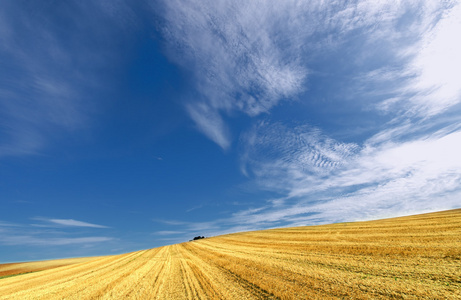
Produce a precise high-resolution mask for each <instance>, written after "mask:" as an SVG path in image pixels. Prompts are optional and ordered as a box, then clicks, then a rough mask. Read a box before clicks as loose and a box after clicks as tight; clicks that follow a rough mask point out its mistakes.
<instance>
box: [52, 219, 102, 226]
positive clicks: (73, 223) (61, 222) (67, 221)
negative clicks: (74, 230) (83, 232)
mask: <svg viewBox="0 0 461 300" xmlns="http://www.w3.org/2000/svg"><path fill="white" fill-rule="evenodd" d="M43 220H44V221H48V222H51V223H54V224H58V225H63V226H71V227H93V228H109V227H107V226H103V225H97V224H92V223H87V222H82V221H77V220H73V219H43Z"/></svg>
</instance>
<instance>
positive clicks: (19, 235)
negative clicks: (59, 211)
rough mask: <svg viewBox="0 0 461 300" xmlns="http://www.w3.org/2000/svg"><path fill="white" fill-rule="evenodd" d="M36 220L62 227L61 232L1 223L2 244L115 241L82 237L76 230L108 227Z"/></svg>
mask: <svg viewBox="0 0 461 300" xmlns="http://www.w3.org/2000/svg"><path fill="white" fill-rule="evenodd" d="M35 219H36V220H41V221H46V222H49V223H52V224H56V225H60V226H59V228H60V230H55V229H53V230H50V229H49V228H46V227H55V228H56V225H53V226H34V225H26V224H19V223H10V222H2V221H0V244H2V245H7V246H16V245H24V246H65V245H77V244H79V245H87V244H95V243H101V242H107V241H112V240H115V239H114V238H112V237H105V236H82V233H81V232H78V231H76V229H78V228H82V227H93V228H108V227H106V226H101V225H96V224H91V223H86V222H81V221H75V220H72V219H69V220H65V219H44V218H35ZM41 227H45V228H41ZM69 227H75V228H74V229H72V232H66V231H64V230H68V228H69Z"/></svg>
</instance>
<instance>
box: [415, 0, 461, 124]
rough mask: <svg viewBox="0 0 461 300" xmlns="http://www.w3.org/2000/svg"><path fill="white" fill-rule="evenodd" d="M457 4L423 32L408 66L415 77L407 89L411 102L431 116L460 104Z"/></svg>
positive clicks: (460, 26)
mask: <svg viewBox="0 0 461 300" xmlns="http://www.w3.org/2000/svg"><path fill="white" fill-rule="evenodd" d="M459 32H461V3H458V4H457V5H456V6H455V7H453V8H452V9H450V10H447V11H446V12H445V13H444V14H443V15H442V19H441V20H440V21H439V22H437V24H436V25H435V27H434V28H432V29H431V30H430V31H428V32H426V33H425V35H424V37H423V38H422V41H421V43H420V45H418V46H419V47H420V48H419V49H420V50H419V51H418V52H417V54H416V56H415V58H414V59H413V60H412V62H411V64H410V65H409V66H408V69H409V70H408V72H412V73H414V74H416V77H415V78H414V79H412V80H411V81H410V83H409V86H408V87H407V88H408V89H409V91H410V92H414V93H416V95H415V96H414V97H413V98H411V101H412V102H413V103H414V105H416V106H417V107H418V108H419V109H420V110H422V113H424V114H427V115H434V114H437V113H440V112H442V111H444V110H446V109H448V108H449V107H451V106H453V105H454V104H457V103H459V102H461V85H460V84H459V78H461V57H460V55H459V53H461V41H460V39H458V38H456V37H457V36H458V35H459Z"/></svg>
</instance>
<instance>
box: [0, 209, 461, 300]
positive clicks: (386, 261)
mask: <svg viewBox="0 0 461 300" xmlns="http://www.w3.org/2000/svg"><path fill="white" fill-rule="evenodd" d="M43 263H44V264H45V263H48V264H49V263H50V262H43ZM34 264H36V265H35V268H37V269H36V270H37V271H36V272H33V273H27V274H23V275H16V276H11V275H12V274H11V272H10V273H9V275H8V276H9V277H1V278H0V298H1V299H62V298H66V299H126V298H128V299H335V298H338V299H348V298H358V299H388V298H396V299H423V298H426V299H461V292H460V291H461V210H459V209H458V210H451V211H445V212H438V213H431V214H424V215H416V216H411V217H402V218H394V219H386V220H379V221H370V222H357V223H341V224H332V225H324V226H312V227H297V228H284V229H275V230H265V231H257V232H247V233H237V234H229V235H225V236H220V237H214V238H207V239H202V240H198V241H193V242H186V243H183V244H178V245H173V246H166V247H161V248H156V249H150V250H143V251H138V252H134V253H128V254H123V255H117V256H107V257H99V258H92V259H89V260H85V261H82V262H79V261H76V262H75V263H71V264H67V265H64V266H60V267H56V265H54V266H55V267H54V268H52V269H48V270H43V269H44V268H45V269H46V267H43V268H40V266H39V265H37V262H35V263H34ZM5 266H7V265H0V271H2V270H4V268H5ZM10 267H11V266H10ZM22 269H23V270H26V269H27V267H26V266H25V265H23V266H22ZM39 269H40V270H41V271H40V270H39ZM29 270H30V269H29Z"/></svg>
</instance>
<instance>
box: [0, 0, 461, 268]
mask: <svg viewBox="0 0 461 300" xmlns="http://www.w3.org/2000/svg"><path fill="white" fill-rule="evenodd" d="M459 32H461V4H460V2H459V1H347V2H344V1H292V0H287V1H256V0H255V1H215V0H213V1H212V0H209V1H177V0H153V1H148V0H146V1H123V0H118V1H115V0H114V1H112V0H111V1H102V0H101V1H83V2H82V1H13V0H12V1H3V2H2V5H1V7H0V66H1V68H0V70H1V71H0V205H1V206H0V207H1V209H0V262H12V261H26V260H39V259H50V258H59V257H74V256H89V255H107V254H116V253H123V252H128V251H134V250H139V249H146V248H152V247H157V246H161V245H166V244H173V243H177V242H182V241H187V240H189V239H191V238H192V237H194V236H196V235H205V236H214V235H219V234H224V233H228V232H236V231H246V230H258V229H265V228H273V227H281V226H301V225H314V224H324V223H333V222H343V221H359V220H370V219H377V218H385V217H393V216H402V215H409V214H415V213H423V212H431V211H438V210H445V209H451V208H459V207H461V156H460V155H459V153H461V152H460V150H461V82H460V78H461V56H460V55H459V53H461V42H460V39H459V38H458V35H459Z"/></svg>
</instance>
